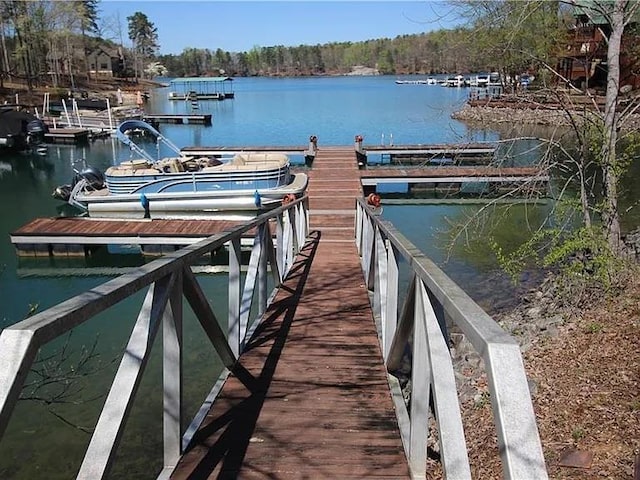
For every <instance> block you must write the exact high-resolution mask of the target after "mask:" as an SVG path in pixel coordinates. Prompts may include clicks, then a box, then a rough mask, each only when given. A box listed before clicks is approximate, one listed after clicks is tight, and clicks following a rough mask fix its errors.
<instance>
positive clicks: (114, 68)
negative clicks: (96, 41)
mask: <svg viewBox="0 0 640 480" xmlns="http://www.w3.org/2000/svg"><path fill="white" fill-rule="evenodd" d="M88 58H89V74H90V75H92V76H94V77H96V78H97V77H118V76H120V75H119V73H120V72H121V71H122V70H124V56H123V55H122V51H121V50H120V49H115V48H107V47H105V46H103V45H101V46H99V47H98V48H96V49H95V50H93V51H92V52H91V53H90V54H89V56H88Z"/></svg>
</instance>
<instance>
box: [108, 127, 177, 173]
mask: <svg viewBox="0 0 640 480" xmlns="http://www.w3.org/2000/svg"><path fill="white" fill-rule="evenodd" d="M135 129H142V130H145V131H147V132H149V133H151V134H152V135H153V136H155V137H156V147H157V148H156V150H157V152H158V158H153V157H152V156H151V155H150V154H149V153H148V152H147V151H145V150H144V149H143V148H142V147H140V146H139V145H137V144H136V143H135V142H134V141H133V140H132V139H131V138H130V137H129V135H127V133H126V132H127V131H129V130H135ZM116 136H117V137H118V140H120V141H121V142H122V143H124V144H125V145H127V146H128V147H129V148H130V149H131V150H133V151H134V152H136V153H137V154H138V155H140V156H141V157H143V158H144V159H145V160H148V161H149V162H150V163H156V162H157V161H159V160H160V145H161V144H164V145H166V146H167V147H168V148H169V149H171V151H173V152H174V153H176V154H177V156H178V157H185V158H186V155H185V154H184V153H182V152H181V151H180V148H179V147H178V146H177V145H176V144H175V143H173V142H172V141H171V140H169V139H168V138H167V137H165V136H164V135H162V134H161V133H160V132H159V131H158V130H156V129H155V128H153V126H152V125H149V124H148V123H147V122H144V121H142V120H125V121H124V122H122V123H121V124H120V125H118V128H117V129H116Z"/></svg>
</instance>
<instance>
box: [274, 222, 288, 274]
mask: <svg viewBox="0 0 640 480" xmlns="http://www.w3.org/2000/svg"><path fill="white" fill-rule="evenodd" d="M286 259H287V257H286V254H285V247H284V224H283V216H282V214H280V215H278V216H277V217H276V264H277V268H278V276H279V277H280V281H281V282H282V281H283V280H284V277H285V275H286V274H287V265H286Z"/></svg>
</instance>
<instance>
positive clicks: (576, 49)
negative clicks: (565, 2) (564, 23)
mask: <svg viewBox="0 0 640 480" xmlns="http://www.w3.org/2000/svg"><path fill="white" fill-rule="evenodd" d="M575 3H576V5H575V6H574V7H573V17H574V20H575V23H574V25H572V26H571V28H570V29H569V32H568V41H567V44H566V46H565V48H564V51H563V53H562V54H561V57H560V61H559V64H558V72H559V73H560V74H561V75H562V76H563V77H564V78H566V79H567V80H568V81H570V82H571V83H572V84H573V85H574V86H576V87H578V88H587V87H588V88H605V87H606V84H607V71H608V69H607V41H606V37H607V36H608V35H609V33H610V32H611V27H610V25H609V23H608V22H607V20H606V18H605V17H604V16H603V15H602V14H599V13H598V12H597V10H596V9H595V8H593V7H594V5H595V4H594V0H576V2H575ZM638 20H640V18H638ZM634 23H637V22H632V23H631V24H630V25H629V26H628V27H627V29H626V32H629V31H634V30H635V29H634V28H633V27H634V26H635V25H634ZM639 46H640V37H638V35H637V34H635V33H625V36H624V37H623V39H622V52H621V55H620V86H621V87H622V86H624V85H629V86H631V87H632V88H634V89H635V88H640V75H639V74H640V70H639V69H638V68H639V67H640V62H639V61H638V58H637V55H636V54H635V53H634V50H635V49H636V48H638V47H639Z"/></svg>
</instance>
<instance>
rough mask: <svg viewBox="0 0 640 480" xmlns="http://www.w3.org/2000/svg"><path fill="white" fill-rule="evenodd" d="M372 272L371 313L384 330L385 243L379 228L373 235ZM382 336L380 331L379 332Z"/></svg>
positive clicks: (385, 304) (385, 303)
mask: <svg viewBox="0 0 640 480" xmlns="http://www.w3.org/2000/svg"><path fill="white" fill-rule="evenodd" d="M374 242H375V243H374V247H373V248H374V249H375V252H376V253H375V258H374V267H373V269H374V272H373V282H372V284H373V311H374V312H375V314H376V315H378V316H379V318H380V321H381V322H382V324H381V329H382V330H384V315H385V313H386V312H385V310H386V306H387V299H386V296H387V252H386V251H385V242H384V240H383V238H382V233H381V232H380V229H379V228H376V229H375V233H374ZM380 335H381V336H382V331H381V332H380Z"/></svg>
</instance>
